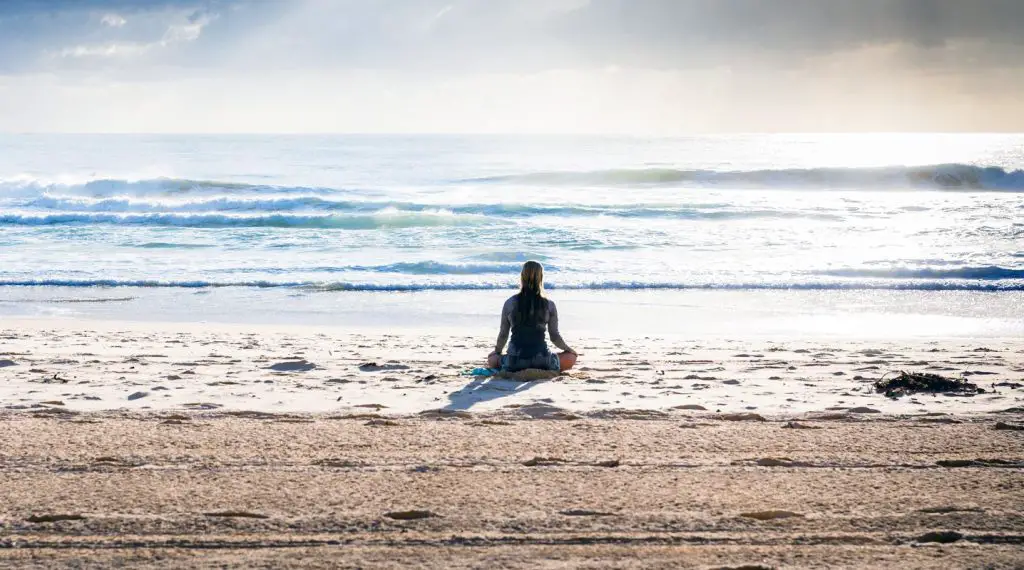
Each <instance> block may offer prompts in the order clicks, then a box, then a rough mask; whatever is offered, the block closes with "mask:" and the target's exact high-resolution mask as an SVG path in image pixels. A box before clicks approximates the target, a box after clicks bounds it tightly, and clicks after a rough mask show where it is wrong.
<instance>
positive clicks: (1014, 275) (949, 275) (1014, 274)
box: [820, 266, 1024, 281]
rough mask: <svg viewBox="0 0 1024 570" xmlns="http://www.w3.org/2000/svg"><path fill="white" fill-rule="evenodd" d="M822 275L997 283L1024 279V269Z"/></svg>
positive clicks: (844, 271) (833, 272)
mask: <svg viewBox="0 0 1024 570" xmlns="http://www.w3.org/2000/svg"><path fill="white" fill-rule="evenodd" d="M820 275H828V276H831V277H859V278H870V279H974V280H980V281H995V280H1000V279H1024V269H1011V268H1008V267H997V266H988V267H956V268H950V269H934V268H923V269H908V268H893V269H835V270H830V271H822V272H821V273H820Z"/></svg>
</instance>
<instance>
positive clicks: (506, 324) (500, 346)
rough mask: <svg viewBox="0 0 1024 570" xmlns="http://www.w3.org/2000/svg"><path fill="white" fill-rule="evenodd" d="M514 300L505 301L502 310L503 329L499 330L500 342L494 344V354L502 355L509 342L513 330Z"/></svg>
mask: <svg viewBox="0 0 1024 570" xmlns="http://www.w3.org/2000/svg"><path fill="white" fill-rule="evenodd" d="M512 305H513V303H512V299H509V300H507V301H505V305H504V306H503V307H502V308H501V328H500V329H499V330H498V341H497V342H496V343H494V353H493V354H501V351H502V350H504V348H505V343H506V342H508V332H509V330H510V329H511V328H512Z"/></svg>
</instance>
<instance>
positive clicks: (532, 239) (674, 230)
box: [0, 134, 1024, 331]
mask: <svg viewBox="0 0 1024 570" xmlns="http://www.w3.org/2000/svg"><path fill="white" fill-rule="evenodd" d="M527 259H537V260H540V261H541V262H542V263H544V265H545V268H546V282H547V287H548V288H549V289H550V290H551V291H552V294H553V295H556V296H557V295H559V294H561V295H563V296H569V297H572V298H579V299H583V298H587V299H590V300H591V301H593V300H594V299H597V298H599V297H595V295H596V294H597V293H604V294H605V295H604V296H603V297H600V298H619V299H621V298H623V297H622V295H623V294H627V293H629V292H634V293H636V292H645V293H646V295H645V296H643V297H642V298H643V299H647V300H650V299H669V298H672V299H684V300H683V301H680V302H679V303H677V304H682V305H687V304H689V303H690V301H687V300H685V299H690V300H693V299H700V298H705V299H720V298H723V297H720V296H719V297H715V295H714V294H715V293H724V292H736V293H737V294H739V295H742V297H737V296H733V297H730V298H743V299H748V300H754V299H757V300H758V301H756V303H757V304H763V303H764V302H765V301H764V300H765V299H769V300H771V301H769V302H775V301H779V302H783V301H782V300H787V299H788V300H787V301H784V302H783V304H786V303H789V304H791V305H793V306H801V305H803V304H805V301H801V300H800V299H807V298H811V297H809V296H807V295H805V296H804V297H800V296H799V295H798V294H796V292H801V291H802V292H807V293H808V294H809V295H810V294H815V295H812V296H813V298H817V299H821V298H822V294H823V293H822V292H830V291H831V292H846V293H849V295H854V296H856V295H860V297H858V298H865V299H878V298H881V297H880V296H886V297H885V298H887V299H890V301H889V303H890V305H891V306H892V307H895V308H899V310H900V311H905V310H906V309H905V305H907V303H909V304H911V305H914V306H921V307H924V306H928V307H932V309H929V311H932V310H933V309H934V306H935V305H936V304H938V305H939V306H947V305H950V306H952V305H956V304H958V303H959V304H961V305H962V304H963V303H962V302H960V301H956V302H949V303H946V302H939V303H937V302H936V300H937V299H940V298H953V297H950V296H949V295H948V293H958V292H959V293H962V295H961V296H960V297H956V298H963V299H974V301H971V302H970V303H968V304H969V305H971V307H968V308H966V309H964V308H963V307H960V308H955V307H954V308H951V309H950V311H953V312H954V313H956V312H957V311H961V312H962V311H967V312H968V313H970V314H977V313H978V312H979V311H980V312H981V313H985V312H986V310H985V309H984V308H979V307H978V306H976V305H978V304H979V303H981V304H991V305H992V306H997V305H998V306H1000V307H1003V308H1002V309H1000V312H999V315H996V316H998V317H1000V318H1003V319H1004V320H1006V321H1007V322H1012V321H1013V319H1014V318H1015V317H1019V316H1020V313H1018V314H1017V315H1015V314H1014V312H1015V311H1016V310H1017V309H1019V308H1020V304H1019V301H1020V299H1021V298H1022V296H1021V291H1024V135H989V134H965V135H953V134H949V135H945V134H907V135H895V134H894V135H854V134H850V135H720V136H693V137H678V138H640V137H612V136H608V137H594V136H586V137H573V136H544V137H533V136H484V135H479V136H455V135H451V136H428V135H416V136H413V135H409V136H400V135H336V136H321V135H316V136H313V135H219V136H210V135H27V134H26V135H13V134H11V135H0V315H3V314H8V315H11V314H19V315H25V314H53V313H54V312H56V313H59V314H78V313H81V312H83V311H85V312H89V311H92V312H97V311H104V312H105V313H104V314H107V313H110V314H113V315H117V316H119V317H122V318H123V317H125V316H134V317H138V318H148V317H151V316H153V315H156V316H157V317H159V318H174V319H177V320H181V319H198V318H205V316H209V315H219V317H217V318H223V319H227V320H232V319H242V320H245V319H247V318H252V315H251V313H252V307H254V306H260V307H263V309H261V313H262V314H263V316H264V317H265V318H267V319H270V320H289V318H288V317H286V316H281V315H284V314H285V313H287V309H286V307H294V306H299V305H301V306H303V307H304V308H303V309H302V311H301V312H302V314H303V315H304V316H303V317H302V318H297V317H296V318H294V319H291V320H294V321H296V322H306V320H308V319H310V318H313V317H311V316H310V315H321V317H318V318H314V320H318V319H319V320H326V321H330V314H331V311H332V310H336V311H352V310H354V309H353V307H355V306H356V305H359V306H361V307H362V309H360V310H363V311H364V312H366V313H367V314H372V313H373V312H374V309H373V307H372V305H373V302H370V305H371V307H370V308H366V303H367V302H368V301H366V299H367V298H368V297H366V296H365V295H362V296H357V295H358V294H359V293H360V292H393V293H417V292H422V293H423V296H421V297H415V296H412V297H410V296H408V295H407V296H404V297H400V298H401V299H405V300H406V301H401V303H405V304H406V305H410V304H411V305H416V304H421V303H422V301H423V299H434V301H431V303H432V304H440V305H444V304H446V303H449V304H451V303H450V301H449V299H451V298H452V297H451V296H450V295H441V294H440V293H443V292H450V291H462V292H463V295H462V296H461V298H462V299H476V298H481V299H483V298H486V299H488V300H489V299H491V298H492V297H495V298H497V297H501V296H503V295H506V294H507V293H508V291H507V290H508V289H510V288H513V287H515V285H516V283H517V279H518V270H519V267H520V265H521V264H522V262H523V261H525V260H527ZM701 291H703V292H707V293H708V295H705V296H704V297H695V296H692V295H691V296H690V297H685V295H684V293H686V292H693V293H696V292H701ZM474 292H477V293H479V292H484V293H482V295H483V296H482V297H480V296H479V295H476V296H474V295H473V294H471V293H474ZM488 292H489V293H488ZM428 293H433V294H432V295H428ZM772 293H778V294H777V295H772ZM825 294H827V293H825ZM943 294H947V295H945V296H944V297H943V296H942V295H943ZM981 294H987V295H988V296H982V297H979V296H978V295H981ZM588 295H589V297H588ZM609 295H610V297H609ZM616 295H618V297H616ZM681 295H683V296H681ZM766 295H767V296H766ZM849 295H848V296H847V297H844V298H853V297H849ZM964 295H966V296H964ZM1000 295H1002V296H1001V297H998V300H996V301H993V299H995V298H996V297H997V296H1000ZM954 297H955V296H954ZM214 298H215V299H218V301H217V302H216V303H211V302H210V301H209V299H214ZM373 298H374V299H382V298H383V297H381V296H377V297H373ZM630 298H631V299H639V298H641V297H637V296H634V297H630ZM140 299H141V302H140ZM302 299H306V300H305V301H303V300H302ZM308 299H314V301H309V300H308ZM356 299H359V301H358V302H356V301H355V300H356ZM417 299H419V300H417ZM437 299H442V300H437ZM794 299H795V300H794ZM977 299H987V300H986V301H978V300H977ZM92 301H106V303H103V305H106V306H105V307H104V308H103V309H98V308H96V306H94V304H93V303H91V302H92ZM382 302H383V301H382ZM391 302H392V301H388V303H391ZM715 302H717V301H715ZM749 302H750V303H754V301H749ZM303 303H304V305H303ZM744 303H747V301H745V302H744ZM485 309H486V310H484V311H482V312H481V313H480V318H481V319H483V318H484V316H483V315H486V314H489V313H491V312H495V313H496V311H497V309H494V310H491V309H493V307H490V306H487V307H485ZM403 310H405V309H402V308H401V307H399V308H395V309H394V311H395V312H397V313H401V312H402V311H403ZM938 312H940V313H941V312H942V311H941V310H939V311H938ZM325 314H326V316H324V315H325ZM474 314H475V313H474ZM957 314H959V313H957ZM272 315H278V316H277V317H273V316H272ZM366 318H367V319H370V320H372V318H371V317H366ZM494 318H495V319H496V316H495V317H494ZM602 322H603V321H602ZM456 324H457V323H456ZM595 326H602V325H601V323H597V324H596V325H595ZM1015 330H1016V329H1013V331H1015Z"/></svg>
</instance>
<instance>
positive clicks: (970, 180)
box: [462, 164, 1024, 192]
mask: <svg viewBox="0 0 1024 570" xmlns="http://www.w3.org/2000/svg"><path fill="white" fill-rule="evenodd" d="M462 182H465V183H506V184H524V185H553V186H562V185H565V186H568V185H595V186H604V185H612V186H633V185H636V186H642V185H650V186H658V185H697V186H715V187H733V188H797V189H829V188H836V189H864V190H871V189H877V190H884V189H914V188H923V189H933V190H934V189H938V190H989V191H1007V192H1015V191H1024V171H1022V170H1005V169H1003V168H1000V167H998V166H975V165H970V164H938V165H930V166H884V167H866V168H789V169H769V170H740V171H716V170H678V169H671V168H644V169H613V170H596V171H583V172H532V173H526V174H511V175H506V176H491V177H484V178H472V179H467V180H462Z"/></svg>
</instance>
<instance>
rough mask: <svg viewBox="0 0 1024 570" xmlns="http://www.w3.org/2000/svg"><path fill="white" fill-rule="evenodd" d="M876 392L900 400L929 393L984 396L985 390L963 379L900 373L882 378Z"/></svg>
mask: <svg viewBox="0 0 1024 570" xmlns="http://www.w3.org/2000/svg"><path fill="white" fill-rule="evenodd" d="M875 391H876V392H879V393H884V394H885V395H886V397H889V398H893V399H896V398H899V397H901V396H906V395H908V394H917V393H919V392H928V393H932V394H940V393H941V394H957V395H970V396H973V395H975V394H983V393H985V390H983V389H981V388H979V387H978V385H977V384H973V383H971V382H968V381H966V380H963V379H958V378H946V377H945V376H940V375H938V374H929V373H927V372H906V371H902V370H901V371H900V373H899V374H897V375H896V376H894V377H892V378H882V379H881V380H878V381H877V382H875Z"/></svg>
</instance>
